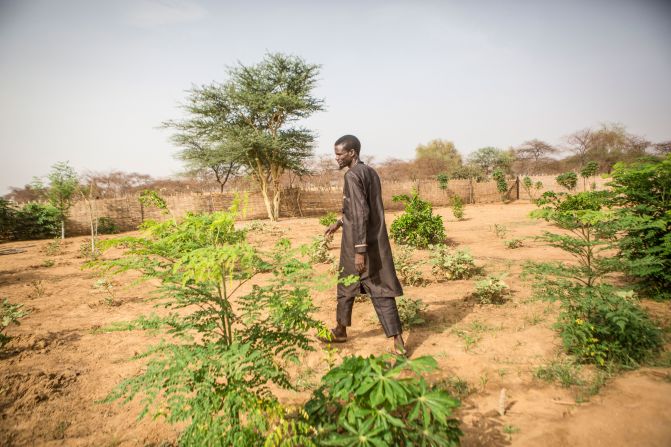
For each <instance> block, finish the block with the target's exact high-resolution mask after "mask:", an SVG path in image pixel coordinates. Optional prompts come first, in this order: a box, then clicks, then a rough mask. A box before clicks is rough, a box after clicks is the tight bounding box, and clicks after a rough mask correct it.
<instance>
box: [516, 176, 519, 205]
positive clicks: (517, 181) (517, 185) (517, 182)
mask: <svg viewBox="0 0 671 447" xmlns="http://www.w3.org/2000/svg"><path fill="white" fill-rule="evenodd" d="M515 191H516V195H517V198H516V199H515V200H520V176H519V175H518V176H517V178H516V179H515Z"/></svg>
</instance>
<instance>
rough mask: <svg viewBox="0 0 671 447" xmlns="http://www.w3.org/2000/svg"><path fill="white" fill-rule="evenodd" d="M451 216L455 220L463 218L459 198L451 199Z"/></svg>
mask: <svg viewBox="0 0 671 447" xmlns="http://www.w3.org/2000/svg"><path fill="white" fill-rule="evenodd" d="M452 215H453V216H454V217H455V219H457V220H461V219H463V218H464V201H463V200H461V197H459V196H454V197H452Z"/></svg>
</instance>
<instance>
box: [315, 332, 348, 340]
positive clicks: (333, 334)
mask: <svg viewBox="0 0 671 447" xmlns="http://www.w3.org/2000/svg"><path fill="white" fill-rule="evenodd" d="M317 340H319V341H321V342H323V343H345V342H346V341H347V336H345V337H343V336H341V335H336V333H335V332H333V329H331V339H330V340H329V339H328V338H326V337H317Z"/></svg>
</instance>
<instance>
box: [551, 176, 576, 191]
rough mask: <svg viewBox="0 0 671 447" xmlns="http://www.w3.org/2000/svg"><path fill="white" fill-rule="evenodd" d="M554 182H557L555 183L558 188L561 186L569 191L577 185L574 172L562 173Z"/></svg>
mask: <svg viewBox="0 0 671 447" xmlns="http://www.w3.org/2000/svg"><path fill="white" fill-rule="evenodd" d="M555 180H557V183H558V184H559V185H560V186H563V187H564V188H566V189H568V190H569V191H573V190H574V189H575V187H576V185H577V184H578V176H577V175H576V173H575V172H564V173H563V174H559V175H558V176H557V177H555Z"/></svg>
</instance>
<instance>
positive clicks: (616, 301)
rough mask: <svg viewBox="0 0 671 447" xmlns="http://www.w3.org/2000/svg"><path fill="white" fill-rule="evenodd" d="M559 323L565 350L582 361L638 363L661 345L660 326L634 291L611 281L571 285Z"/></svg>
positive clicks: (655, 351) (558, 326)
mask: <svg viewBox="0 0 671 447" xmlns="http://www.w3.org/2000/svg"><path fill="white" fill-rule="evenodd" d="M566 295H567V298H566V299H565V303H566V304H565V305H563V306H562V311H561V314H560V316H559V321H558V322H557V324H556V327H557V329H558V330H559V334H560V336H561V339H562V342H563V344H564V348H565V349H566V352H567V353H569V354H573V355H575V356H576V358H577V359H578V360H580V361H583V362H590V363H596V364H597V365H599V366H605V365H606V364H607V363H611V362H614V363H616V364H619V365H624V366H638V365H639V364H640V363H641V362H643V361H645V360H648V359H650V358H652V356H653V355H654V354H656V353H658V352H659V351H660V349H661V347H662V336H661V330H660V329H659V328H658V327H656V326H655V325H654V324H653V322H652V321H651V320H650V318H649V317H648V315H647V314H646V313H645V312H644V311H643V310H642V309H641V308H640V307H639V306H638V305H637V303H636V301H635V300H634V299H633V296H632V294H631V293H625V292H621V291H618V290H617V289H615V288H614V287H612V286H609V285H599V286H595V287H572V288H570V289H568V290H567V291H566Z"/></svg>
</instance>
